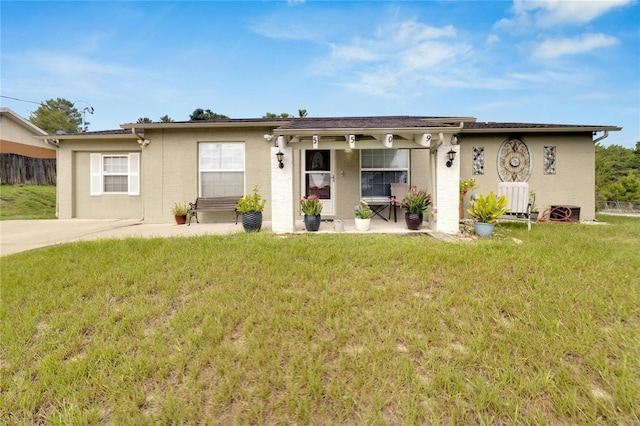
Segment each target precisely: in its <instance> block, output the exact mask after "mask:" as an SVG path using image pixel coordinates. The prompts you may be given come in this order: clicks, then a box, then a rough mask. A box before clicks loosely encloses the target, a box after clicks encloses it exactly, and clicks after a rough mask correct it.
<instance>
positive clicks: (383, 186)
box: [360, 149, 409, 197]
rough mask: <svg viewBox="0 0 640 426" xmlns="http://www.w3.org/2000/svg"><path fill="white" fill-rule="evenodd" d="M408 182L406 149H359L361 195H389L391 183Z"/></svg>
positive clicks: (407, 152)
mask: <svg viewBox="0 0 640 426" xmlns="http://www.w3.org/2000/svg"><path fill="white" fill-rule="evenodd" d="M408 182H409V150H408V149H363V150H361V151H360V196H361V197H389V196H390V195H391V185H390V184H391V183H408Z"/></svg>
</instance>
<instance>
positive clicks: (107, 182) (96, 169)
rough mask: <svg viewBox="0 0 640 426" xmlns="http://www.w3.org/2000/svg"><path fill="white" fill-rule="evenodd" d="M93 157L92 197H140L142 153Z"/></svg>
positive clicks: (96, 154) (92, 155)
mask: <svg viewBox="0 0 640 426" xmlns="http://www.w3.org/2000/svg"><path fill="white" fill-rule="evenodd" d="M90 157H91V195H92V196H100V195H103V194H127V195H140V153H139V152H131V153H128V154H116V153H114V154H98V153H92V154H91V155H90Z"/></svg>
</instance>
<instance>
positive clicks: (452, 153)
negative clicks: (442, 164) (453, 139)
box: [447, 148, 456, 167]
mask: <svg viewBox="0 0 640 426" xmlns="http://www.w3.org/2000/svg"><path fill="white" fill-rule="evenodd" d="M447 158H448V160H447V167H451V166H452V165H453V160H455V159H456V152H455V151H454V150H453V148H451V149H450V150H449V152H447Z"/></svg>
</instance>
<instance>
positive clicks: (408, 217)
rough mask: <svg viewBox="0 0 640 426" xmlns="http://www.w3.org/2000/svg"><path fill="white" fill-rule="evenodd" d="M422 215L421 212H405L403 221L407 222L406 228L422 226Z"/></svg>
mask: <svg viewBox="0 0 640 426" xmlns="http://www.w3.org/2000/svg"><path fill="white" fill-rule="evenodd" d="M422 220H423V215H422V213H405V214H404V221H405V223H406V224H407V228H409V229H412V230H414V231H416V230H418V229H420V227H421V226H422Z"/></svg>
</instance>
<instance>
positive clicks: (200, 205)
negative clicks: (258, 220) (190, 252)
mask: <svg viewBox="0 0 640 426" xmlns="http://www.w3.org/2000/svg"><path fill="white" fill-rule="evenodd" d="M239 199H240V197H237V196H232V197H199V198H198V199H196V202H195V203H189V210H188V211H187V226H189V225H191V218H193V217H195V218H196V223H200V221H199V220H198V212H231V211H233V212H236V225H237V224H238V216H239V215H240V213H239V212H238V210H236V203H237V202H238V200H239Z"/></svg>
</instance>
